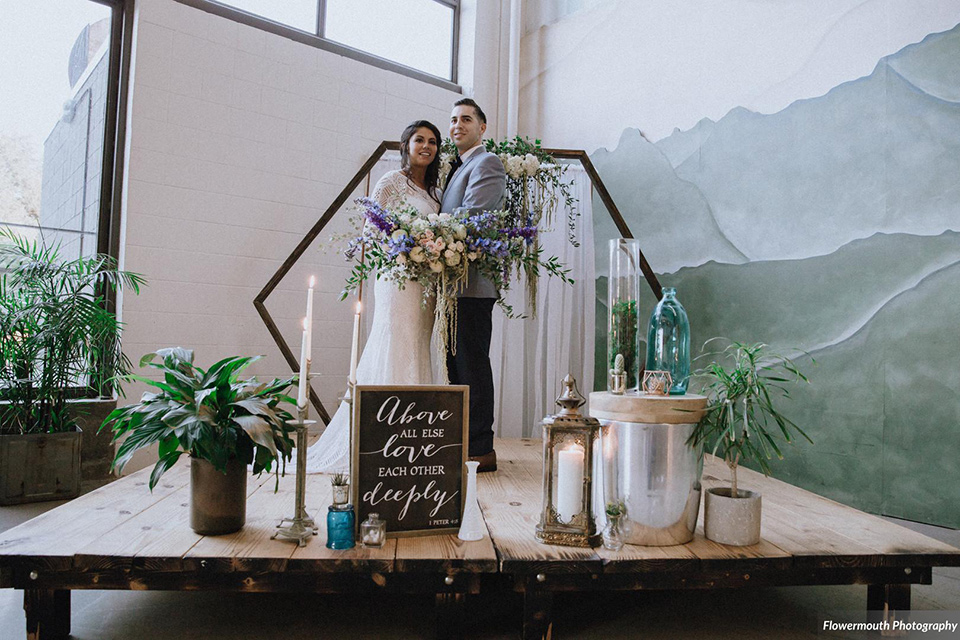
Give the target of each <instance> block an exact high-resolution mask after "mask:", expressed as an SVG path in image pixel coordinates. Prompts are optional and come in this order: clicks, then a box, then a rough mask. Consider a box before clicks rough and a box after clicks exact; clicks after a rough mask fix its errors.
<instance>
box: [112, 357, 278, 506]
mask: <svg viewBox="0 0 960 640" xmlns="http://www.w3.org/2000/svg"><path fill="white" fill-rule="evenodd" d="M157 358H159V359H160V361H159V362H155V360H156V359H157ZM260 358H261V356H253V357H230V358H225V359H223V360H221V361H220V362H217V363H216V364H214V365H213V366H211V367H210V368H209V369H206V370H204V369H201V368H200V367H197V366H195V365H194V364H193V351H191V350H189V349H182V348H180V347H175V348H169V349H160V350H159V351H157V352H156V353H148V354H147V355H145V356H143V358H142V359H141V360H140V366H141V367H144V366H149V367H152V368H154V369H157V370H159V371H160V372H161V373H162V377H163V379H162V380H153V379H151V378H146V377H143V376H138V375H127V376H125V379H126V380H128V381H133V380H138V381H140V382H143V383H145V384H148V385H150V386H151V387H154V388H155V389H157V391H156V392H155V393H151V392H147V393H144V394H143V397H142V398H141V399H140V402H139V403H137V404H132V405H128V406H126V407H121V408H119V409H116V410H115V411H113V412H112V413H110V415H108V416H107V419H106V420H104V422H103V424H102V425H101V427H100V428H101V429H103V428H104V427H106V426H108V425H110V424H112V425H113V431H114V436H113V438H114V440H115V441H116V440H120V439H121V438H124V437H125V438H126V439H124V440H123V443H122V444H121V445H120V446H119V447H118V448H117V454H116V458H115V459H114V462H113V467H114V468H116V469H118V470H120V471H122V470H123V467H124V466H125V465H126V464H127V463H128V462H129V461H130V458H131V457H132V456H133V454H134V453H136V452H137V451H139V450H140V449H144V448H146V447H150V446H152V445H153V444H155V443H159V446H160V451H159V455H160V459H159V461H158V462H157V464H156V465H155V466H154V468H153V472H152V473H151V474H150V489H151V490H152V489H153V488H154V486H156V484H157V482H158V481H159V480H160V477H161V476H162V475H163V474H164V472H166V471H167V470H168V469H170V468H171V467H172V466H173V465H174V464H176V462H177V460H179V458H180V456H181V455H183V454H184V453H189V454H190V455H191V456H192V457H194V458H200V459H202V460H208V461H209V462H211V463H212V464H213V466H214V467H216V469H217V470H219V471H221V472H224V473H225V472H226V468H227V462H228V461H230V460H231V459H234V458H235V459H237V460H239V461H240V462H242V463H243V464H246V465H249V464H251V463H252V464H253V472H254V473H255V474H259V473H261V472H263V471H270V470H271V468H272V466H273V462H274V461H275V460H278V459H281V460H282V461H283V464H284V466H286V461H287V460H289V459H290V458H291V455H292V451H293V446H294V443H293V439H292V438H291V437H290V434H291V433H292V432H293V431H294V427H293V426H291V425H290V424H288V423H287V421H288V420H292V418H293V416H292V415H291V414H290V413H289V412H288V411H286V410H284V409H282V408H281V407H280V406H279V405H280V403H281V402H288V403H290V404H293V402H294V400H293V399H292V398H290V397H288V396H286V395H285V394H284V391H286V389H288V388H289V387H290V386H291V385H292V384H294V383H295V382H296V380H297V377H296V376H294V377H292V378H287V379H284V380H279V379H274V380H273V381H272V382H264V383H260V382H257V380H256V378H250V379H247V380H241V379H240V377H239V376H240V372H242V371H243V370H244V369H245V368H246V367H248V366H249V365H250V364H251V363H253V362H256V361H257V360H259V359H260ZM278 481H279V476H278Z"/></svg>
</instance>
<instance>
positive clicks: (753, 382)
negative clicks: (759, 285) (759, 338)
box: [688, 338, 813, 498]
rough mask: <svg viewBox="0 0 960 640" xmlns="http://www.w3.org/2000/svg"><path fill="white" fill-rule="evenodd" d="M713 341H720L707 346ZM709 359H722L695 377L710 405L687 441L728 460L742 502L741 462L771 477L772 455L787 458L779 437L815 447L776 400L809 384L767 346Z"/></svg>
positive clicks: (736, 347)
mask: <svg viewBox="0 0 960 640" xmlns="http://www.w3.org/2000/svg"><path fill="white" fill-rule="evenodd" d="M714 340H718V338H713V339H711V340H708V341H707V343H706V344H709V343H710V342H712V341H714ZM706 344H705V345H704V347H706ZM704 355H712V356H717V358H718V361H714V362H712V363H710V364H709V365H708V366H707V367H705V368H703V369H700V370H698V371H696V372H695V373H694V375H693V377H694V379H695V380H697V381H698V382H701V383H702V385H703V393H704V394H705V395H706V396H707V397H708V403H707V408H706V413H704V415H703V418H701V419H700V422H699V423H698V424H697V426H696V428H695V430H694V432H693V434H691V436H690V439H689V441H688V443H689V444H691V445H693V446H695V447H700V446H703V447H705V448H706V449H707V450H709V451H711V452H712V453H713V455H716V456H720V457H722V458H723V460H724V462H726V463H727V467H729V469H730V495H731V496H732V497H735V498H738V497H740V494H739V489H738V487H737V467H738V466H739V465H740V463H743V462H747V461H750V460H752V461H754V462H756V463H757V465H758V466H759V467H760V470H761V471H763V473H764V474H765V475H769V474H770V465H769V464H768V463H767V461H768V460H771V459H772V458H773V456H776V457H777V458H778V459H780V460H782V459H783V452H782V451H781V449H780V445H778V444H777V439H778V438H779V437H782V438H783V439H784V441H786V442H788V443H790V442H793V440H794V437H795V435H799V436H802V437H803V438H804V439H806V440H807V442H809V443H810V444H813V440H811V439H810V437H809V436H808V435H807V434H806V433H804V431H803V430H802V429H801V428H800V427H798V426H797V425H796V424H795V423H794V422H793V421H791V420H790V419H789V418H787V417H786V416H784V415H783V414H782V413H780V410H779V409H778V408H777V406H776V404H775V400H776V399H783V398H789V397H790V392H789V388H788V385H791V384H796V383H798V382H809V380H808V379H807V377H806V376H805V375H804V374H803V373H802V372H801V371H800V370H799V369H798V368H797V365H796V364H795V363H794V362H793V360H791V359H790V358H787V357H786V356H783V355H780V354H777V353H774V352H772V351H770V349H769V346H768V345H766V344H741V343H739V342H732V343H730V344H729V345H727V346H726V347H725V348H724V349H723V350H721V351H719V352H713V353H709V354H704ZM701 357H703V356H701Z"/></svg>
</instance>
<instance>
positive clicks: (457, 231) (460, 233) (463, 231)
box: [453, 224, 467, 240]
mask: <svg viewBox="0 0 960 640" xmlns="http://www.w3.org/2000/svg"><path fill="white" fill-rule="evenodd" d="M453 235H454V236H455V237H456V238H457V239H458V240H463V239H464V238H466V237H467V228H466V227H465V226H463V225H462V224H458V225H457V226H456V227H454V228H453Z"/></svg>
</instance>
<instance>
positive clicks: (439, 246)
mask: <svg viewBox="0 0 960 640" xmlns="http://www.w3.org/2000/svg"><path fill="white" fill-rule="evenodd" d="M436 245H437V251H443V250H444V249H445V248H446V246H447V243H446V241H445V240H444V239H443V238H437V241H436Z"/></svg>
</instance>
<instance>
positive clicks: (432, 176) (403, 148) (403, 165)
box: [400, 120, 443, 202]
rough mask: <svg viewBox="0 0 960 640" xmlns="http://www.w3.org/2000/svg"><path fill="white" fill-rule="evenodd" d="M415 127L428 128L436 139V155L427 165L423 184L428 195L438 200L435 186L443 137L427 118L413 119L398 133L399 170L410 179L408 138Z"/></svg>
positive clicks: (414, 130) (437, 178)
mask: <svg viewBox="0 0 960 640" xmlns="http://www.w3.org/2000/svg"><path fill="white" fill-rule="evenodd" d="M417 129H429V130H430V131H431V132H432V133H433V135H434V137H436V139H437V155H436V156H434V158H433V160H432V161H431V162H430V164H428V165H427V170H426V174H425V175H424V184H426V185H427V193H429V194H430V197H431V198H433V199H434V200H436V201H437V202H440V198H438V197H437V186H438V185H439V184H440V145H442V144H443V138H441V137H440V129H437V126H436V125H435V124H433V123H432V122H429V121H427V120H415V121H414V122H411V123H410V124H408V125H407V128H406V129H404V130H403V133H402V134H401V135H400V170H401V171H403V175H405V176H407V180H408V181H409V180H410V138H412V137H413V134H415V133H416V132H417Z"/></svg>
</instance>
